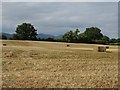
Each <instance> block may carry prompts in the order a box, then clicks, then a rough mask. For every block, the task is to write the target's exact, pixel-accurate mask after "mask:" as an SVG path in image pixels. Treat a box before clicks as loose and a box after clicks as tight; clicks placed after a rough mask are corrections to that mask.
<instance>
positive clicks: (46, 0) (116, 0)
mask: <svg viewBox="0 0 120 90" xmlns="http://www.w3.org/2000/svg"><path fill="white" fill-rule="evenodd" d="M118 1H119V0H3V2H118Z"/></svg>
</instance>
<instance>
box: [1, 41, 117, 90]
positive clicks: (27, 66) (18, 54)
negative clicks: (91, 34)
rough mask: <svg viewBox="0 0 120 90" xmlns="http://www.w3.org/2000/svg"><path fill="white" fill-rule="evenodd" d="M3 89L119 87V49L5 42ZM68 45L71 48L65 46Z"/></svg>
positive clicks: (35, 42) (37, 42)
mask: <svg viewBox="0 0 120 90" xmlns="http://www.w3.org/2000/svg"><path fill="white" fill-rule="evenodd" d="M1 43H3V44H6V46H2V80H3V84H2V86H3V88H8V87H9V88H30V87H34V88H117V87H118V47H117V46H109V47H110V48H109V49H108V50H107V52H95V51H94V50H93V48H94V47H95V46H96V45H94V44H75V43H60V42H59V43H57V42H42V41H15V40H13V41H10V40H4V41H1ZM67 44H69V45H70V47H66V45H67Z"/></svg>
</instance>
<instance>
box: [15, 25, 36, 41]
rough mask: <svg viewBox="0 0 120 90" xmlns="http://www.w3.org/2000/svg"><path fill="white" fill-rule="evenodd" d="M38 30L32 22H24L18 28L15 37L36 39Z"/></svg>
mask: <svg viewBox="0 0 120 90" xmlns="http://www.w3.org/2000/svg"><path fill="white" fill-rule="evenodd" d="M36 36H37V30H36V29H35V28H34V26H33V25H31V24H30V23H22V24H21V25H18V26H17V28H16V34H14V36H13V39H19V40H36V39H37V37H36Z"/></svg>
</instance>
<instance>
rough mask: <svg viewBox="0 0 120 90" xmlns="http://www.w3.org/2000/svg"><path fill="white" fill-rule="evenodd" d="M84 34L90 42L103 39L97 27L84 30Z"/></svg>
mask: <svg viewBox="0 0 120 90" xmlns="http://www.w3.org/2000/svg"><path fill="white" fill-rule="evenodd" d="M84 34H85V35H86V36H87V37H88V38H90V39H91V40H100V39H101V38H102V37H103V34H102V33H101V30H100V29H99V28H97V27H90V28H86V31H85V32H84Z"/></svg>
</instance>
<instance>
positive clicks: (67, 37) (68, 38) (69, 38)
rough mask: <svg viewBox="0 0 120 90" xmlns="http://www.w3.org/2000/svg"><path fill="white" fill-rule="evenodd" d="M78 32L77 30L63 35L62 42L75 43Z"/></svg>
mask: <svg viewBox="0 0 120 90" xmlns="http://www.w3.org/2000/svg"><path fill="white" fill-rule="evenodd" d="M79 32H80V31H79V29H76V30H75V31H74V32H73V31H72V30H70V31H69V32H67V33H65V34H64V35H63V37H62V41H66V42H76V41H77V40H78V36H79Z"/></svg>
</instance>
